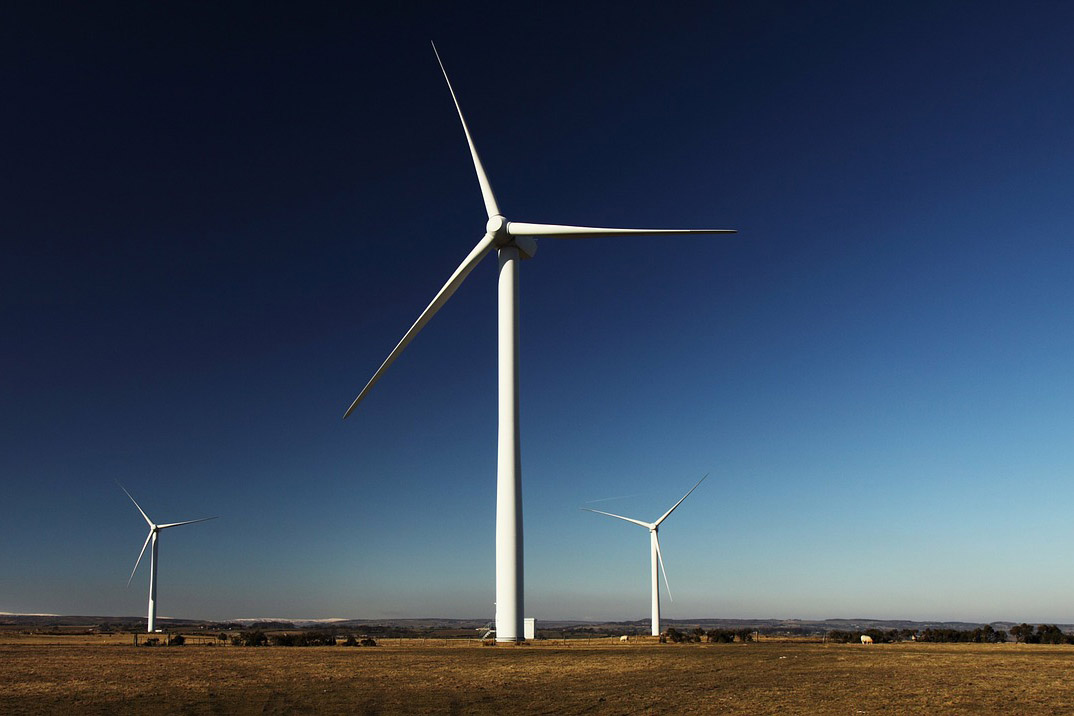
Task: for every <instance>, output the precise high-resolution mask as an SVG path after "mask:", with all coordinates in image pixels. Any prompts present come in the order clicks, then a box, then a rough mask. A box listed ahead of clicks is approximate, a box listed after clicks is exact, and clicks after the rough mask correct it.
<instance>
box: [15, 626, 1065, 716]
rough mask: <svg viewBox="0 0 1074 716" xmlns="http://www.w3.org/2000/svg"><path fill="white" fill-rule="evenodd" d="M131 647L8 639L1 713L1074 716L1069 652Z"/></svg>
mask: <svg viewBox="0 0 1074 716" xmlns="http://www.w3.org/2000/svg"><path fill="white" fill-rule="evenodd" d="M117 640H121V641H119V642H118V643H117ZM129 640H130V637H129V636H125V637H23V638H10V637H9V638H5V639H3V640H2V641H0V713H3V714H40V713H80V714H82V713H102V714H103V713H107V714H134V713H148V712H153V713H155V714H156V713H182V714H216V713H223V714H232V713H238V714H246V713H249V714H255V713H256V714H283V713H347V714H404V713H405V714H411V713H416V714H421V713H449V714H485V713H511V714H582V713H587V714H588V713H596V714H601V713H608V714H650V713H652V714H701V713H706V714H707V713H715V714H735V713H742V714H746V713H749V714H758V713H780V714H813V713H817V714H862V713H864V714H870V713H898V714H905V713H922V714H925V713H929V714H931V713H936V712H945V711H946V712H949V713H965V712H972V713H1005V714H1014V713H1017V714H1038V713H1039V714H1059V713H1074V647H1071V646H1042V645H1032V646H1025V645H1015V644H1001V645H993V644H981V645H975V644H915V643H904V644H890V645H889V644H880V645H874V646H862V645H848V644H817V643H801V642H797V643H796V642H762V643H758V644H691V645H677V644H619V643H617V642H611V641H609V642H598V641H597V640H594V641H593V642H591V643H590V644H588V645H587V644H576V643H572V644H571V645H570V646H564V645H563V644H562V643H556V644H545V643H537V644H534V645H525V646H517V647H516V646H501V647H483V646H480V645H479V644H475V643H473V642H469V643H467V642H454V643H447V642H439V643H437V644H435V645H434V644H430V643H426V644H424V645H423V644H422V643H421V640H412V641H411V642H396V640H391V642H390V643H388V644H387V645H382V646H378V647H376V648H346V647H263V648H244V647H230V646H215V647H208V646H189V645H188V646H182V647H158V648H134V647H132V646H130V645H129Z"/></svg>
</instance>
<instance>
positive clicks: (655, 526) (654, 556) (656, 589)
mask: <svg viewBox="0 0 1074 716" xmlns="http://www.w3.org/2000/svg"><path fill="white" fill-rule="evenodd" d="M705 477H708V475H707V474H706V475H705ZM705 477H703V478H701V479H700V480H698V481H697V485H700V484H701V483H702V482H704V481H705ZM697 485H694V486H693V487H691V488H690V492H693V491H694V490H696V489H697ZM690 492H687V493H686V494H685V495H683V496H682V499H681V500H679V501H678V502H676V503H675V504H674V505H672V506H671V509H670V510H668V511H667V512H665V513H664V515H663V516H662V517H661V518H660V519H658V520H657V521H656V522H642V521H641V520H635V519H631V518H630V517H623V516H622V515H613V514H612V513H611V512H601V511H600V510H591V509H589V508H588V507H583V508H582V509H583V510H586V511H587V512H596V513H597V514H598V515H607V516H608V517H615V518H618V519H620V520H626V521H627V522H632V523H634V524H636V525H638V526H639V527H644V528H645V529H647V530H649V555H650V560H651V561H652V573H653V620H652V621H653V624H652V626H653V636H660V579H659V576H658V575H657V573H656V564H657V562H659V563H660V571H661V572H663V574H664V586H666V587H667V588H668V598H669V599H670V598H671V585H670V584H668V573H667V571H666V570H665V569H664V557H663V556H662V555H661V554H660V538H659V537H658V536H657V533H658V532H659V531H660V523H661V522H663V521H664V520H666V519H667V518H668V515H670V514H671V513H672V512H674V511H675V508H676V507H678V506H679V505H681V504H682V501H683V500H685V499H686V498H687V497H689V496H690ZM672 601H674V599H672Z"/></svg>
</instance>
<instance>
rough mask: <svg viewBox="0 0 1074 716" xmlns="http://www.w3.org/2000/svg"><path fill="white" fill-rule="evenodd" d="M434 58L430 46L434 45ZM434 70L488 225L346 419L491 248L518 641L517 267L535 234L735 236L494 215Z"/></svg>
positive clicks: (502, 533) (500, 528)
mask: <svg viewBox="0 0 1074 716" xmlns="http://www.w3.org/2000/svg"><path fill="white" fill-rule="evenodd" d="M433 52H434V53H436V46H435V45H434V46H433ZM436 59H437V62H439V63H440V70H441V72H443V74H444V80H445V81H446V82H447V86H448V91H449V92H450V93H451V98H452V100H453V101H454V103H455V109H456V111H457V112H458V114H459V121H460V122H461V123H462V131H463V134H465V135H466V143H467V144H468V145H469V147H470V156H471V158H472V159H473V163H474V170H475V171H476V172H477V181H478V184H479V185H480V187H481V196H482V198H483V199H484V201H485V212H486V214H487V215H488V221H487V222H486V224H485V235H484V236H483V237H482V239H481V240H480V241H478V242H477V245H476V246H475V247H474V248H473V250H472V251H470V254H469V255H468V256H467V257H466V258H465V259H464V260H463V262H462V264H460V265H459V267H458V268H457V269H455V273H453V274H451V278H449V279H448V280H447V283H445V284H444V286H443V287H442V288H441V289H440V291H439V292H437V294H436V296H434V297H433V300H432V302H431V303H429V305H428V306H427V307H426V308H425V310H424V311H422V312H421V315H420V316H418V320H416V321H414V325H412V326H411V327H410V330H408V331H407V332H406V333H405V334H404V335H403V338H402V340H400V341H399V343H398V344H397V345H396V346H395V348H394V349H393V350H392V352H391V353H389V354H388V357H387V358H386V359H385V360H384V362H383V363H382V364H381V366H380V368H378V369H377V372H376V373H374V374H373V377H372V378H370V379H369V382H368V383H366V386H365V387H364V388H362V392H361V393H359V394H358V397H357V398H355V399H354V402H353V403H351V405H350V407H349V408H347V412H346V413H345V414H344V416H343V417H344V418H346V417H347V416H348V415H350V414H351V412H352V411H353V410H354V409H355V408H356V407H357V406H358V403H360V402H362V400H363V399H364V398H365V397H366V395H368V394H369V391H370V389H372V387H373V386H374V385H375V384H376V382H377V381H378V380H380V378H381V376H383V375H384V373H385V371H387V370H388V367H389V366H390V365H391V364H392V363H393V362H395V359H396V358H398V357H399V354H400V353H402V352H403V350H404V349H405V348H406V347H407V346H408V345H409V344H410V341H412V340H413V339H414V336H416V335H417V334H418V332H419V331H420V330H421V329H422V328H424V327H425V324H426V323H428V322H429V320H430V319H431V318H432V317H433V316H434V315H436V312H437V311H439V310H440V309H441V308H442V307H443V305H444V304H445V303H446V302H447V300H448V299H449V298H451V296H452V294H454V293H455V291H456V290H457V289H458V288H459V286H460V285H461V284H462V282H463V280H464V279H465V278H466V277H467V275H469V273H470V272H471V271H472V270H473V269H474V267H475V266H477V264H478V263H480V262H481V260H482V259H483V258H485V256H486V255H487V254H488V253H489V252H491V251H492V250H493V249H495V250H496V253H497V257H498V259H499V278H498V304H497V305H498V312H499V319H498V333H499V338H498V348H499V360H498V363H499V381H498V383H499V386H498V390H499V427H498V435H499V437H498V442H497V459H496V605H497V606H496V640H497V641H503V642H507V641H520V640H521V639H522V637H523V628H522V618H523V598H522V594H523V589H522V469H521V456H520V452H519V428H518V262H519V260H520V259H529V258H533V255H534V254H535V253H536V252H537V241H536V240H535V238H534V237H539V236H548V237H553V238H559V239H582V238H590V237H598V236H633V235H638V234H733V233H735V231H734V230H733V229H605V228H595V227H589V226H562V225H558V224H527V223H523V222H517V221H508V220H507V219H506V218H505V217H504V215H503V214H502V213H501V212H500V207H499V205H498V204H497V203H496V197H495V196H493V193H492V186H491V185H490V184H489V180H488V176H486V174H485V169H484V167H483V166H482V164H481V160H480V159H479V158H478V156H477V149H476V148H475V146H474V141H473V138H472V137H471V136H470V129H469V128H468V127H467V125H466V119H465V118H464V117H463V115H462V108H461V107H460V106H459V101H458V99H457V98H456V97H455V90H454V89H453V88H452V86H451V80H450V79H448V76H447V70H445V69H444V63H443V62H442V61H441V60H440V55H439V53H436Z"/></svg>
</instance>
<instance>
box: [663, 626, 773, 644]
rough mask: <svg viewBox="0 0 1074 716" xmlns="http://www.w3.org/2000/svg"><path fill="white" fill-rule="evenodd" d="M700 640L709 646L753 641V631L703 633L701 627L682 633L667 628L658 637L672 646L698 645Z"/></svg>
mask: <svg viewBox="0 0 1074 716" xmlns="http://www.w3.org/2000/svg"><path fill="white" fill-rule="evenodd" d="M702 640H704V641H707V642H708V643H710V644H730V643H731V642H734V641H740V642H747V641H753V631H752V630H750V629H710V630H708V631H705V630H704V629H702V628H701V627H696V628H695V629H693V630H692V631H685V632H684V631H679V630H678V629H676V628H675V627H668V630H667V631H666V632H664V634H662V635H661V636H660V641H661V642H669V641H670V642H671V643H673V644H690V643H694V644H700V643H701V641H702Z"/></svg>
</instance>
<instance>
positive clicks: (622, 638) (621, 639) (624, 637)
mask: <svg viewBox="0 0 1074 716" xmlns="http://www.w3.org/2000/svg"><path fill="white" fill-rule="evenodd" d="M619 641H627V635H626V634H624V635H623V636H621V637H619Z"/></svg>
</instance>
